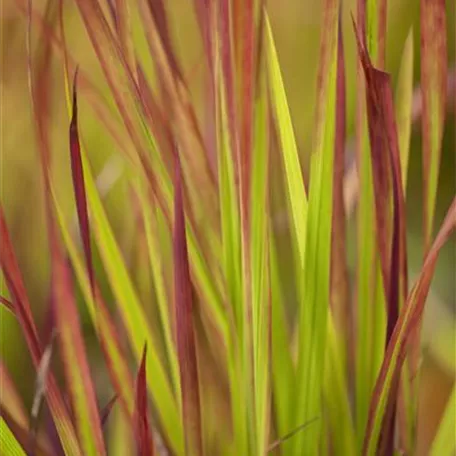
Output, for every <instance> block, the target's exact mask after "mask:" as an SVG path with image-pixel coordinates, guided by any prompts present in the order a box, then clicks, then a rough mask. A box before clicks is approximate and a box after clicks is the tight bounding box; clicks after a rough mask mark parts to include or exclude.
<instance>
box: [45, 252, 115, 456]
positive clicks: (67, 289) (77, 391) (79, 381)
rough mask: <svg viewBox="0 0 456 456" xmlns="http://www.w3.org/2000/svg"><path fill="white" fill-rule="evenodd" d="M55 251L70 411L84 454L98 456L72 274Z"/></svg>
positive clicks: (100, 446) (99, 437) (96, 420)
mask: <svg viewBox="0 0 456 456" xmlns="http://www.w3.org/2000/svg"><path fill="white" fill-rule="evenodd" d="M57 249H59V247H57ZM57 249H56V250H55V251H54V252H52V256H53V258H52V266H53V293H54V311H55V321H56V327H57V329H58V331H59V342H60V348H61V353H62V361H63V365H64V370H65V374H66V380H67V385H68V387H69V390H70V399H71V402H72V409H73V410H74V413H75V418H76V424H77V429H78V434H79V438H80V442H81V445H82V447H83V448H84V453H85V454H87V455H91V454H93V455H100V456H101V455H104V454H106V450H105V447H104V441H103V432H102V430H101V420H100V416H99V414H98V407H97V400H96V396H95V389H94V386H93V383H92V380H91V374H90V368H89V364H88V361H87V356H86V352H85V347H84V341H83V337H82V334H81V329H80V323H79V316H78V312H77V307H76V301H75V299H74V294H73V291H72V279H71V271H70V268H69V265H68V263H67V262H66V261H65V259H64V257H63V255H62V253H61V252H60V251H58V250H57Z"/></svg>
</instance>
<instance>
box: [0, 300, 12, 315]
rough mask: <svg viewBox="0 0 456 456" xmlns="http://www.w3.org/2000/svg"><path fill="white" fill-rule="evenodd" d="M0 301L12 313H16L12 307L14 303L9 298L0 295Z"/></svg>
mask: <svg viewBox="0 0 456 456" xmlns="http://www.w3.org/2000/svg"><path fill="white" fill-rule="evenodd" d="M0 303H1V304H3V305H4V306H5V308H6V309H8V310H9V311H10V312H11V313H12V314H13V315H14V314H15V313H16V310H15V309H14V304H13V303H12V302H11V301H10V300H9V299H6V298H5V297H3V296H0Z"/></svg>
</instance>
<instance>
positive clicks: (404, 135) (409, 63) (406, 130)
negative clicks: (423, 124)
mask: <svg viewBox="0 0 456 456" xmlns="http://www.w3.org/2000/svg"><path fill="white" fill-rule="evenodd" d="M412 97H413V30H410V31H409V33H408V35H407V39H406V41H405V46H404V50H403V52H402V60H401V67H400V70H399V76H398V83H397V89H396V119H397V132H398V136H399V151H400V154H401V170H402V188H403V192H404V195H405V193H406V190H407V172H408V163H409V153H410V135H411V130H412Z"/></svg>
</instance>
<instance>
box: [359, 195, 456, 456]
mask: <svg viewBox="0 0 456 456" xmlns="http://www.w3.org/2000/svg"><path fill="white" fill-rule="evenodd" d="M455 228H456V198H455V199H453V202H452V204H451V206H450V208H449V210H448V213H447V215H446V217H445V220H444V221H443V224H442V226H441V228H440V231H439V233H438V235H437V237H436V238H435V241H434V243H433V245H432V247H431V248H430V249H429V252H428V254H427V255H426V258H425V261H424V265H423V268H422V269H421V273H420V275H419V277H418V280H417V282H416V283H415V286H414V287H413V289H412V290H411V292H410V294H409V295H408V298H407V302H406V304H405V305H404V307H403V308H402V311H401V313H400V316H399V319H398V321H397V324H396V326H395V328H394V331H393V334H392V337H391V340H390V342H389V344H388V348H387V351H386V354H385V360H384V362H383V364H382V367H381V370H380V374H379V377H378V379H377V382H376V385H375V389H374V392H373V396H372V401H371V404H370V409H369V419H368V423H367V431H366V435H365V439H364V446H363V455H369V456H370V455H375V454H377V453H376V451H377V443H378V438H379V435H380V430H381V426H382V422H383V417H384V413H385V410H386V408H387V406H388V399H389V398H390V391H391V388H392V385H394V384H395V382H397V379H398V376H399V374H400V368H401V366H402V364H403V362H404V359H405V356H406V352H407V343H408V342H409V339H410V335H411V334H413V331H414V330H415V329H416V327H417V325H419V324H420V322H421V319H422V316H423V311H424V306H425V303H426V298H427V295H428V293H429V289H430V285H431V280H432V277H433V274H434V271H435V266H436V263H437V259H438V254H439V251H440V249H441V248H442V247H443V245H444V244H445V243H446V241H447V240H448V239H449V237H450V235H451V233H452V232H453V231H454V230H455Z"/></svg>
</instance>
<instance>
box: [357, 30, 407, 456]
mask: <svg viewBox="0 0 456 456" xmlns="http://www.w3.org/2000/svg"><path fill="white" fill-rule="evenodd" d="M355 32H356V29H355ZM356 33H357V32H356ZM357 40H358V52H359V55H360V59H361V62H362V65H363V68H364V72H365V77H366V99H367V114H368V126H369V136H370V143H371V150H372V167H373V168H372V173H373V178H374V179H373V181H374V189H375V203H376V219H377V230H376V231H377V244H378V251H379V253H380V265H381V270H382V278H383V285H384V289H385V296H386V298H387V315H388V319H387V328H386V343H387V344H388V343H389V341H390V338H391V335H392V332H393V329H394V327H395V325H396V322H397V319H398V313H399V308H400V302H401V301H402V302H405V299H406V295H407V287H408V285H407V263H406V229H405V201H404V194H403V187H402V175H401V169H400V153H399V144H398V138H397V130H396V122H395V118H394V110H393V96H392V90H391V83H390V78H389V75H388V74H387V73H384V72H382V71H380V70H377V69H376V68H374V67H373V66H372V64H371V62H370V58H369V56H368V54H367V53H366V50H365V48H363V46H362V44H361V43H362V39H361V37H360V36H359V34H358V33H357ZM382 157H383V158H382ZM396 394H397V391H395V390H392V391H391V396H392V400H391V402H390V407H389V410H388V413H387V415H386V418H385V423H384V427H383V432H382V442H381V444H382V445H383V444H385V445H387V447H386V448H385V449H384V450H379V451H384V452H386V453H387V454H390V453H391V452H392V451H393V445H394V444H393V442H394V422H395V408H396ZM382 448H383V447H382Z"/></svg>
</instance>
